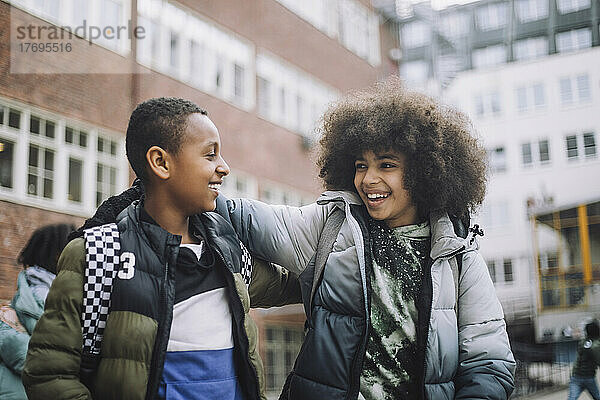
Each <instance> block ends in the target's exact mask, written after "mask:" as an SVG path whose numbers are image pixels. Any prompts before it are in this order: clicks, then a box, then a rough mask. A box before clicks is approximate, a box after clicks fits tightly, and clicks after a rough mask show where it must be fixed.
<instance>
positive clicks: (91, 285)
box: [81, 224, 121, 354]
mask: <svg viewBox="0 0 600 400" xmlns="http://www.w3.org/2000/svg"><path fill="white" fill-rule="evenodd" d="M84 237H85V262H86V269H85V281H84V285H83V291H84V293H83V294H84V298H83V314H82V316H81V319H82V330H83V353H84V354H100V346H101V343H102V335H103V333H104V327H105V326H106V320H107V318H108V311H109V309H110V295H111V291H112V284H113V279H114V278H115V275H116V273H117V270H118V266H119V257H120V253H121V242H120V241H119V230H118V228H117V225H116V224H107V225H102V226H98V227H94V228H90V229H86V230H85V231H84Z"/></svg>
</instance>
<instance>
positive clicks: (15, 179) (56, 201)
mask: <svg viewBox="0 0 600 400" xmlns="http://www.w3.org/2000/svg"><path fill="white" fill-rule="evenodd" d="M2 103H3V101H2V99H0V116H1V117H2V118H0V123H2V125H4V124H7V122H8V114H9V112H10V111H12V112H13V115H18V116H19V119H21V117H23V116H24V117H25V118H26V119H24V120H25V121H27V123H21V124H19V129H18V131H17V132H15V131H14V130H15V129H3V130H2V132H0V190H1V191H2V193H3V197H6V198H9V199H10V200H14V201H16V202H22V201H23V199H24V198H25V199H27V203H28V204H30V203H34V204H38V205H40V206H43V207H44V208H49V209H54V210H56V211H59V212H67V213H73V212H76V213H84V212H85V213H92V212H93V211H94V209H95V208H96V206H97V204H96V203H95V201H94V200H95V197H94V193H95V192H96V189H97V187H96V186H97V182H96V177H94V171H95V167H96V165H97V164H103V165H105V166H106V168H107V169H105V170H103V171H102V172H100V174H101V176H99V177H98V178H99V180H100V183H101V185H100V187H99V190H98V191H99V192H100V193H101V196H100V197H101V198H102V199H104V198H106V196H107V195H109V194H115V193H117V192H118V191H120V190H122V189H123V188H124V186H125V185H126V181H127V171H128V168H127V165H126V163H125V157H124V152H123V151H119V149H120V147H121V146H122V144H123V142H122V140H123V139H121V140H119V139H116V138H115V137H113V136H110V135H105V134H99V133H98V131H97V129H94V128H89V127H88V128H85V129H84V128H82V124H81V123H79V122H76V121H72V120H69V119H67V118H65V117H64V116H61V115H53V114H51V113H49V112H47V111H44V110H37V109H28V107H27V106H17V105H14V106H10V107H8V106H5V105H4V104H2ZM11 103H12V101H11ZM15 126H16V124H15ZM90 143H91V144H92V146H93V147H94V148H95V149H96V150H97V151H95V152H94V151H92V150H91V149H90V148H89V147H90ZM19 148H21V149H23V151H22V152H21V151H17V149H19ZM90 151H92V152H91V153H90ZM88 176H89V179H87V177H88ZM84 177H85V178H84Z"/></svg>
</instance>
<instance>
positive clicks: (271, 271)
mask: <svg viewBox="0 0 600 400" xmlns="http://www.w3.org/2000/svg"><path fill="white" fill-rule="evenodd" d="M252 264H253V265H252V280H251V281H250V287H249V288H248V291H249V293H250V307H252V308H268V307H278V306H283V305H286V304H297V303H301V302H302V294H301V291H300V281H299V280H298V277H297V276H296V275H294V274H292V273H291V272H289V271H287V270H285V269H283V268H282V267H280V266H279V265H276V264H273V263H270V262H267V261H264V260H261V259H257V258H253V262H252Z"/></svg>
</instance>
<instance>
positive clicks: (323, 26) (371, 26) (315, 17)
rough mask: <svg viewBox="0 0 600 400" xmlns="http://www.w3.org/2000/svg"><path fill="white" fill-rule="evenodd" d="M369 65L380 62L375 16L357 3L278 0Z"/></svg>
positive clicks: (377, 27) (351, 0) (346, 0)
mask: <svg viewBox="0 0 600 400" xmlns="http://www.w3.org/2000/svg"><path fill="white" fill-rule="evenodd" d="M277 1H278V2H279V3H281V4H282V5H283V6H284V7H286V8H288V9H289V10H290V11H292V12H293V13H295V14H296V15H298V16H299V17H300V18H302V19H304V20H306V21H307V22H308V23H310V24H312V25H313V26H314V27H316V28H317V29H319V30H321V31H322V32H324V33H325V34H326V35H329V36H330V37H331V38H333V39H337V40H338V41H339V42H340V43H342V45H344V46H345V47H346V48H348V50H350V51H352V52H354V53H355V54H357V55H358V56H359V57H362V58H364V59H366V60H367V61H368V62H369V63H371V64H372V65H378V64H379V63H380V54H379V23H378V19H377V18H378V16H377V15H376V14H375V13H374V12H373V11H371V10H370V9H368V8H367V7H365V6H364V5H363V4H362V2H360V1H357V0H344V1H319V0H310V1H297V0H277Z"/></svg>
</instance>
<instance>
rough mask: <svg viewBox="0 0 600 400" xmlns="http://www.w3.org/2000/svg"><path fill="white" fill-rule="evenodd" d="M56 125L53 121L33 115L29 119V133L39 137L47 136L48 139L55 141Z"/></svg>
mask: <svg viewBox="0 0 600 400" xmlns="http://www.w3.org/2000/svg"><path fill="white" fill-rule="evenodd" d="M55 128H56V124H55V123H54V122H53V121H48V120H44V119H42V118H40V117H37V116H35V115H33V114H32V115H31V117H30V118H29V132H30V133H32V134H34V135H38V136H45V137H47V138H48V139H54V137H55V132H54V130H55Z"/></svg>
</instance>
